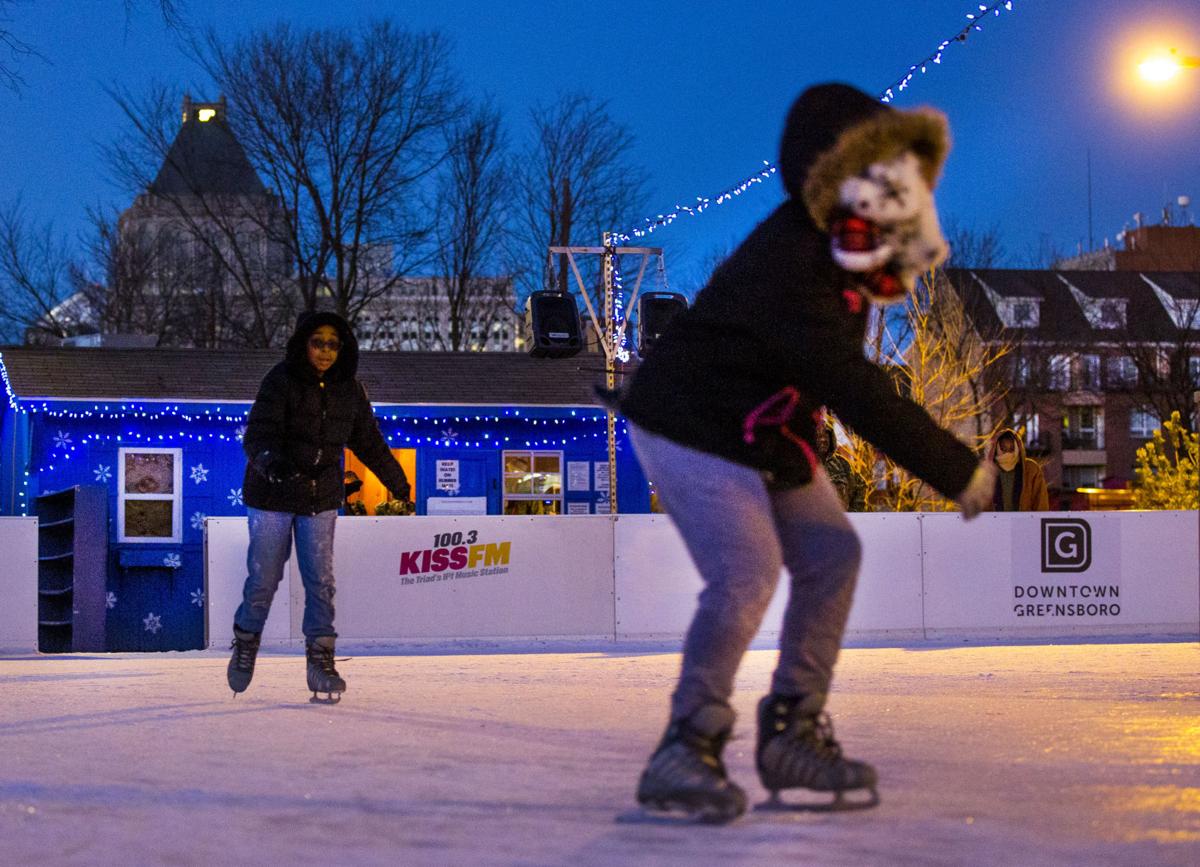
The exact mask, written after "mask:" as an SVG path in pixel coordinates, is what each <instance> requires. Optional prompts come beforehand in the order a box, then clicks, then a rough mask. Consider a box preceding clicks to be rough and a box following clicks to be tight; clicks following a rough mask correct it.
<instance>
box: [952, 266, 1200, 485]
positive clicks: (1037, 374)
mask: <svg viewBox="0 0 1200 867" xmlns="http://www.w3.org/2000/svg"><path fill="white" fill-rule="evenodd" d="M946 277H947V279H948V281H949V284H950V285H951V286H952V287H953V288H954V290H955V291H956V293H957V294H958V296H959V298H961V299H962V301H963V303H964V307H965V308H966V311H967V313H968V316H969V317H970V319H971V322H972V325H973V327H974V328H975V330H976V331H977V332H978V333H979V334H980V335H982V336H983V338H984V340H986V341H988V342H993V343H1000V344H1005V345H1007V346H1009V347H1010V352H1009V354H1008V356H1007V357H1006V359H1005V360H1004V361H1003V362H1002V363H1001V364H1000V365H998V366H997V368H998V370H997V375H999V376H1003V377H1004V379H1005V382H1004V384H1005V385H1006V386H1007V387H1008V394H1007V396H1006V397H1005V399H1004V401H1005V405H1004V406H1003V407H998V408H997V411H998V413H999V414H1001V415H1004V416H1006V417H1007V418H1009V419H1011V420H1012V422H1013V423H1014V424H1015V425H1017V426H1019V427H1021V428H1023V429H1024V431H1025V438H1026V443H1027V446H1028V449H1029V452H1030V454H1031V455H1032V456H1034V457H1037V458H1038V459H1039V460H1041V461H1043V464H1044V467H1045V471H1046V478H1047V482H1048V483H1049V484H1050V486H1051V488H1052V490H1054V491H1056V492H1057V494H1058V503H1059V504H1062V503H1063V502H1064V500H1065V498H1066V497H1067V495H1069V494H1070V493H1071V492H1072V491H1074V490H1075V489H1078V488H1097V487H1122V486H1125V485H1128V484H1129V483H1130V482H1131V480H1132V479H1133V469H1134V464H1135V460H1136V452H1137V449H1138V448H1139V447H1140V446H1141V445H1143V444H1144V443H1145V442H1146V441H1147V439H1149V437H1150V435H1151V433H1152V432H1153V430H1154V429H1155V428H1157V427H1158V426H1159V424H1160V421H1161V419H1162V418H1165V417H1167V416H1168V415H1169V414H1170V412H1171V411H1172V410H1179V411H1180V413H1181V415H1182V416H1184V417H1185V418H1189V419H1190V418H1191V407H1192V398H1191V395H1192V391H1193V390H1194V389H1196V388H1200V273H1197V272H1185V271H1155V272H1143V271H1124V270H1105V271H1100V270H1095V271H1043V270H1008V269H951V270H949V271H947V272H946ZM1192 423H1194V420H1193V422H1192Z"/></svg>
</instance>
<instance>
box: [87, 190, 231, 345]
mask: <svg viewBox="0 0 1200 867" xmlns="http://www.w3.org/2000/svg"><path fill="white" fill-rule="evenodd" d="M88 220H89V222H90V224H91V226H90V234H89V236H88V238H87V240H86V252H87V259H86V263H80V264H79V265H77V266H76V268H75V269H74V271H73V273H72V282H73V284H74V285H75V288H76V291H77V293H78V294H79V295H80V296H81V297H82V298H83V299H84V301H85V302H86V305H87V308H88V309H89V310H90V311H91V312H92V316H93V320H94V324H95V325H96V327H97V328H98V329H99V330H100V331H101V332H102V333H105V334H141V335H151V336H153V337H154V338H155V341H156V343H157V344H158V345H160V346H177V345H184V346H187V345H217V344H216V343H215V342H213V341H206V340H204V335H203V333H202V330H203V328H204V327H205V326H206V325H207V323H205V322H204V321H203V319H201V318H198V317H197V315H196V311H195V310H194V309H193V308H194V303H195V301H196V294H195V293H191V292H186V293H185V287H187V286H189V285H195V284H196V283H197V282H198V281H196V280H184V279H175V276H176V273H177V270H178V269H179V268H181V267H190V265H191V263H190V262H181V261H180V258H179V256H178V252H177V250H176V249H174V247H173V244H174V242H175V238H174V237H173V236H172V235H170V234H169V233H165V232H160V231H155V230H154V229H153V228H152V227H139V228H137V229H130V228H128V227H126V228H125V229H124V231H122V229H121V228H120V225H119V218H118V215H117V214H116V213H113V212H111V211H107V210H102V209H99V208H95V209H91V210H90V211H89V213H88Z"/></svg>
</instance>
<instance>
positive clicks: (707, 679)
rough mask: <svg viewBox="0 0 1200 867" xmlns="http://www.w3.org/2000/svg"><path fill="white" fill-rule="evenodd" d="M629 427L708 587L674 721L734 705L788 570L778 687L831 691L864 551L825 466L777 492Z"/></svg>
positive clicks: (687, 648) (746, 471)
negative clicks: (738, 678)
mask: <svg viewBox="0 0 1200 867" xmlns="http://www.w3.org/2000/svg"><path fill="white" fill-rule="evenodd" d="M629 432H630V439H631V440H632V441H633V446H634V449H635V451H636V452H637V456H638V460H639V461H640V462H641V465H642V469H643V470H645V472H646V476H647V478H649V479H650V480H651V482H652V483H653V484H654V487H655V489H656V490H657V491H658V496H659V500H660V501H661V502H662V504H663V506H664V507H665V508H666V509H667V511H668V512H669V513H670V515H671V518H672V519H673V520H674V522H675V526H676V527H677V528H678V530H679V534H680V536H682V537H683V541H684V543H685V544H686V545H687V549H688V551H689V553H690V554H691V555H692V560H693V561H694V562H695V564H696V568H697V569H698V570H699V572H700V575H701V577H702V578H703V579H704V585H705V586H704V590H703V591H702V592H701V593H700V599H699V607H698V609H697V611H696V616H695V618H694V619H693V620H692V624H691V626H690V627H689V629H688V633H687V638H686V640H685V642H684V647H683V670H682V672H681V674H680V676H679V685H678V686H677V687H676V689H675V693H674V695H673V696H672V697H671V718H672V719H681V718H683V717H686V716H689V715H690V714H691V713H692V712H693V711H695V710H696V709H697V708H699V707H701V706H702V705H705V704H709V703H713V702H716V703H720V704H724V705H726V706H728V704H729V697H730V695H731V694H732V693H733V678H734V675H735V674H736V673H737V668H738V665H739V664H740V663H741V660H742V656H743V654H745V652H746V648H747V647H749V646H750V641H751V640H752V639H753V638H754V635H755V634H756V633H757V632H758V628H759V625H760V624H761V622H762V618H763V615H764V614H765V613H766V610H767V606H768V605H769V604H770V602H771V597H772V596H773V595H774V593H775V586H776V584H777V583H778V581H779V574H780V570H781V568H782V567H783V566H787V569H788V572H789V573H790V575H791V581H792V583H791V592H790V595H789V599H788V605H787V610H786V612H785V614H784V619H783V629H782V632H781V634H780V637H779V664H778V666H777V668H776V669H775V675H774V677H773V679H772V683H771V688H772V691H774V692H776V693H780V694H782V695H789V696H800V695H811V694H813V693H821V694H822V695H825V694H827V693H828V692H829V684H830V681H831V680H832V677H833V666H834V663H835V662H836V661H837V655H838V651H839V650H840V649H841V644H842V633H843V632H844V630H845V628H846V618H847V616H848V615H849V613H850V603H851V601H852V599H853V596H854V585H855V582H856V580H857V578H858V567H859V563H860V562H861V560H862V547H861V545H860V543H859V541H858V536H857V535H856V534H855V532H854V528H853V527H851V526H850V522H849V521H848V520H847V519H846V514H845V512H844V511H843V510H842V502H841V500H840V499H839V498H838V495H837V491H836V489H835V488H834V487H833V484H832V483H831V482H830V481H829V477H828V476H827V475H826V474H825V471H824V470H823V469H818V471H817V474H816V478H815V479H814V480H813V482H812V483H811V484H809V485H805V486H804V487H800V488H792V489H789V490H784V491H772V490H768V488H767V485H766V483H765V482H764V481H763V478H762V476H761V475H760V474H759V473H758V471H757V470H754V469H752V468H750V467H745V466H742V465H741V464H735V463H733V462H732V461H727V460H725V459H723V458H719V457H717V456H715V455H711V454H708V453H706V452H701V451H696V450H694V449H690V448H687V447H685V446H681V445H679V444H678V443H676V442H673V441H671V440H668V439H665V438H664V437H660V436H657V435H656V434H652V433H649V432H647V431H645V430H642V429H640V428H637V427H635V426H634V425H632V424H631V425H629Z"/></svg>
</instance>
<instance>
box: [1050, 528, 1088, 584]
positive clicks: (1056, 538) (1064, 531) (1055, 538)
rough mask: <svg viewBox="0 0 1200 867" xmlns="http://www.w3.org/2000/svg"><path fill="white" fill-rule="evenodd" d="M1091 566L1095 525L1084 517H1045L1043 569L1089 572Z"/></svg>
mask: <svg viewBox="0 0 1200 867" xmlns="http://www.w3.org/2000/svg"><path fill="white" fill-rule="evenodd" d="M1091 565H1092V528H1091V527H1090V526H1089V525H1088V522H1087V521H1084V520H1083V519H1081V518H1042V571H1043V572H1086V571H1087V570H1088V567H1090V566H1091Z"/></svg>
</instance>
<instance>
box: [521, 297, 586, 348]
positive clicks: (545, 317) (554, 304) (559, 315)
mask: <svg viewBox="0 0 1200 867" xmlns="http://www.w3.org/2000/svg"><path fill="white" fill-rule="evenodd" d="M525 323H526V325H527V326H528V330H529V354H530V355H532V356H533V357H534V358H570V357H571V356H572V355H577V354H579V351H580V350H581V349H583V338H582V337H581V336H580V329H579V309H578V308H577V307H576V306H575V299H574V298H573V297H571V296H570V295H560V294H559V293H558V292H549V291H543V292H534V293H532V294H531V295H530V296H529V304H528V306H527V307H526V308H525Z"/></svg>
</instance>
